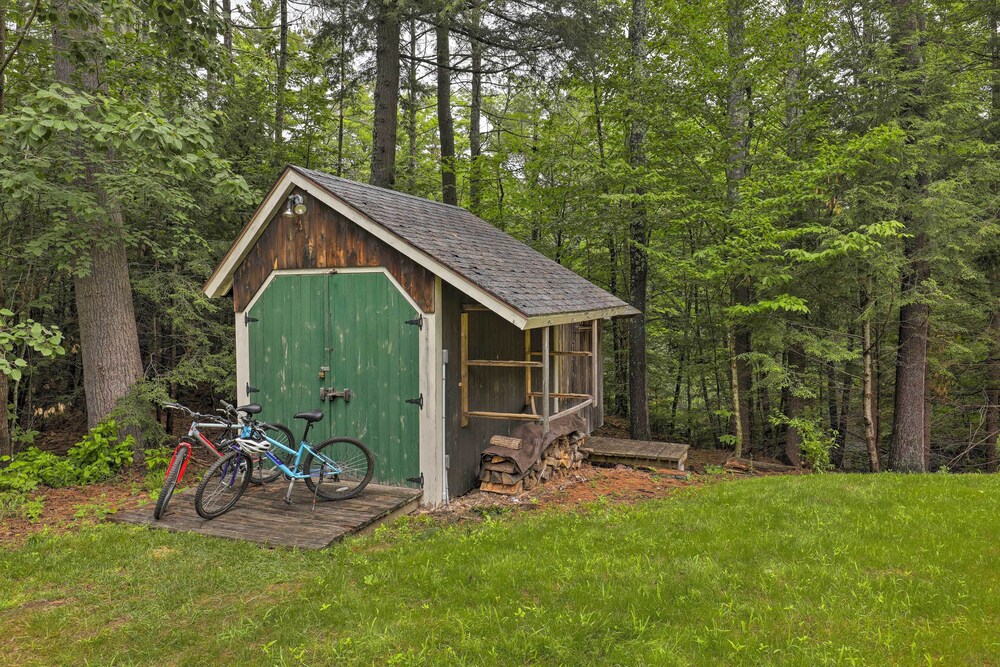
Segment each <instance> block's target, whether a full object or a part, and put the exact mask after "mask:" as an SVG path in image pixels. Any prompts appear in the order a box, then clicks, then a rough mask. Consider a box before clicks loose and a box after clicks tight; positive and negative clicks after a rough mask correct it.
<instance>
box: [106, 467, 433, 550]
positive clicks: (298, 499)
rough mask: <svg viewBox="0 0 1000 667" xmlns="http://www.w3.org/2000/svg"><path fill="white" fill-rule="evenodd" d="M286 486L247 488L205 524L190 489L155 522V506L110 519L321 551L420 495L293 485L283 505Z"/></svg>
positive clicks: (413, 503) (373, 487) (410, 505)
mask: <svg viewBox="0 0 1000 667" xmlns="http://www.w3.org/2000/svg"><path fill="white" fill-rule="evenodd" d="M287 488H288V486H287V482H286V483H280V482H274V483H272V484H268V485H266V486H264V487H260V486H250V487H249V488H248V489H247V491H246V493H244V494H243V497H242V498H240V500H239V502H238V503H236V507H234V508H233V509H231V510H229V511H228V512H227V513H225V514H223V515H222V516H220V517H218V518H216V519H212V520H211V521H206V520H205V519H202V518H201V517H200V516H198V514H197V512H195V511H194V489H188V490H186V491H183V492H181V493H179V494H177V495H175V496H174V497H173V498H172V499H171V501H170V505H169V506H168V507H167V514H166V516H164V517H163V518H162V519H160V520H159V521H156V520H155V519H153V506H152V505H148V506H146V507H142V508H139V509H134V510H129V511H127V512H120V513H118V514H116V515H112V516H111V517H110V518H111V520H113V521H118V522H121V523H133V524H141V525H147V526H149V527H151V528H163V529H165V530H173V531H190V532H194V533H200V534H202V535H211V536H213V537H226V538H230V539H235V540H249V541H251V542H257V543H259V544H264V545H269V546H287V547H302V548H305V549H321V548H323V547H326V546H329V545H330V544H332V543H333V542H336V541H337V540H339V539H341V538H343V537H344V536H346V535H350V534H353V533H362V532H366V531H368V530H371V529H373V528H375V526H376V525H378V524H380V523H382V522H385V521H389V520H390V519H393V518H395V517H397V516H401V515H403V514H409V513H410V512H412V511H414V510H415V509H416V508H417V506H418V505H419V504H420V497H421V495H422V493H423V492H422V491H421V490H420V489H408V488H401V487H396V486H380V485H377V484H369V485H368V487H367V488H366V489H365V490H364V491H362V492H361V494H360V495H359V496H357V497H356V498H351V499H350V500H337V501H325V500H322V499H317V501H316V507H315V511H314V510H313V496H312V494H311V493H309V490H308V489H307V488H305V485H304V484H301V483H297V484H296V485H295V491H294V492H293V493H292V504H291V505H287V504H286V503H285V501H284V497H285V491H286V490H287Z"/></svg>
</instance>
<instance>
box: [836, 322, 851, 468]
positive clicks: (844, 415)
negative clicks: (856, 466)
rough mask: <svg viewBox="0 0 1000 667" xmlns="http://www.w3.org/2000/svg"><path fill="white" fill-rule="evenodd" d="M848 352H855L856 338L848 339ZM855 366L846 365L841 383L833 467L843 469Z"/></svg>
mask: <svg viewBox="0 0 1000 667" xmlns="http://www.w3.org/2000/svg"><path fill="white" fill-rule="evenodd" d="M847 350H848V351H849V352H853V351H854V337H853V336H852V337H849V338H848V339H847ZM852 370H853V366H848V365H847V363H846V362H845V364H844V379H843V380H842V381H841V382H840V414H839V415H838V416H837V426H836V430H837V437H836V440H835V443H834V444H835V447H836V449H835V450H834V455H833V457H832V463H833V465H834V466H835V467H836V468H838V469H842V468H843V467H844V456H845V454H846V453H847V427H848V424H849V421H848V420H849V419H850V417H851V397H852V395H853V394H854V379H853V378H854V373H853V372H852Z"/></svg>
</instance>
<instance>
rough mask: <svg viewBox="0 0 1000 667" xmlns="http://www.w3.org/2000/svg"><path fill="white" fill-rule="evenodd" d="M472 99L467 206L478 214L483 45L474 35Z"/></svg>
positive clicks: (480, 199)
mask: <svg viewBox="0 0 1000 667" xmlns="http://www.w3.org/2000/svg"><path fill="white" fill-rule="evenodd" d="M479 23H480V19H479V14H478V12H477V14H476V16H475V26H476V27H477V28H478V27H479ZM471 41H472V43H471V47H472V99H471V100H470V106H469V160H470V161H471V164H470V165H469V208H470V209H471V210H472V212H473V213H474V214H475V215H480V214H481V211H482V208H483V174H482V169H483V167H482V164H481V162H482V160H481V159H480V155H481V154H482V145H481V142H482V135H481V132H482V129H481V127H480V122H481V117H482V113H483V71H482V70H483V45H482V43H481V42H480V41H479V40H477V39H476V38H475V37H473V38H472V40H471Z"/></svg>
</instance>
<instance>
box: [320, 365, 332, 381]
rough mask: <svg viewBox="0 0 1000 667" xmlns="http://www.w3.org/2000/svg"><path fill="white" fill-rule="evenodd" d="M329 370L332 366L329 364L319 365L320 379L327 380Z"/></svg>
mask: <svg viewBox="0 0 1000 667" xmlns="http://www.w3.org/2000/svg"><path fill="white" fill-rule="evenodd" d="M329 372H330V367H329V366H320V367H319V379H320V380H325V379H326V374H327V373H329Z"/></svg>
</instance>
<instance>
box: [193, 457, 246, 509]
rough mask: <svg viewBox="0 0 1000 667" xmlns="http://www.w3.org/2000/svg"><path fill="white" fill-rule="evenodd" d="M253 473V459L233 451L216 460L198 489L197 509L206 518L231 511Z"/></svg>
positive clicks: (195, 502)
mask: <svg viewBox="0 0 1000 667" xmlns="http://www.w3.org/2000/svg"><path fill="white" fill-rule="evenodd" d="M252 475H253V461H252V460H250V457H248V456H247V455H246V454H244V453H243V452H241V451H238V450H233V451H231V452H229V453H228V454H225V455H223V456H222V458H220V459H219V460H218V461H216V462H215V463H213V464H212V465H211V467H210V468H209V469H208V471H207V472H206V473H205V476H204V477H202V478H201V482H199V483H198V489H197V490H196V491H195V492H194V509H195V511H196V512H198V516H200V517H202V518H203V519H214V518H215V517H217V516H220V515H222V514H225V513H226V512H228V511H229V510H230V509H231V508H232V506H233V505H235V504H236V501H237V500H239V499H240V496H242V495H243V492H244V491H246V488H247V484H249V483H250V477H251V476H252Z"/></svg>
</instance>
